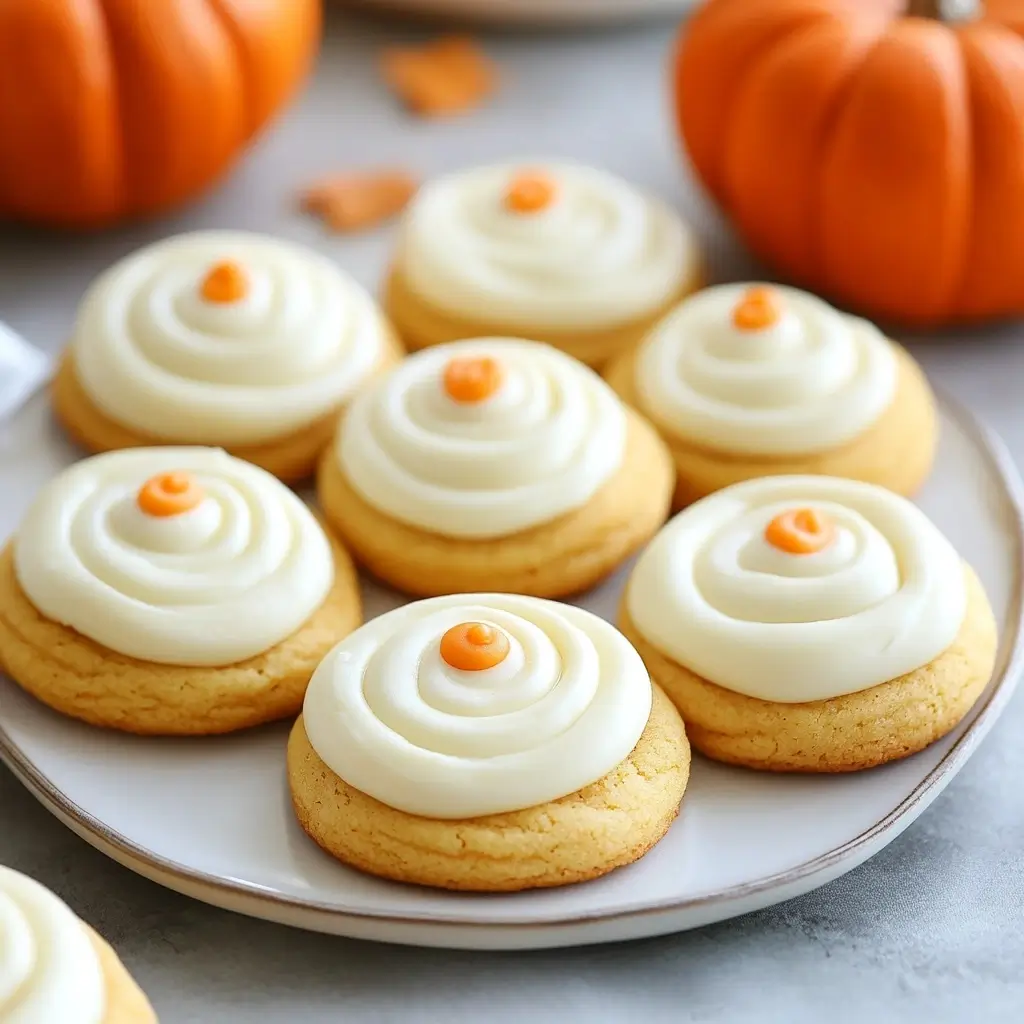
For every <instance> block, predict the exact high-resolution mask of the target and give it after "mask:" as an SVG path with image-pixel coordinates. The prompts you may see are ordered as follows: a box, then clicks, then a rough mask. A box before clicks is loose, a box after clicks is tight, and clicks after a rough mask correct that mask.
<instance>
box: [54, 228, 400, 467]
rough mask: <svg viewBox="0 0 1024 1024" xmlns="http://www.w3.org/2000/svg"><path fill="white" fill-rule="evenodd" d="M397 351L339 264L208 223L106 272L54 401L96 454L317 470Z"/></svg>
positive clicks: (85, 306) (91, 295)
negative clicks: (174, 454)
mask: <svg viewBox="0 0 1024 1024" xmlns="http://www.w3.org/2000/svg"><path fill="white" fill-rule="evenodd" d="M399 358H400V348H399V346H398V343H397V341H396V339H395V337H394V335H393V332H392V330H391V328H390V327H389V326H388V324H387V323H386V322H385V320H384V318H383V315H382V314H381V313H380V311H379V310H378V309H377V307H376V305H375V304H374V302H373V300H372V299H371V298H370V297H369V295H367V294H366V292H365V291H363V289H362V288H360V287H359V285H357V284H356V283H355V282H354V281H353V280H351V279H350V278H349V277H348V276H347V275H345V274H344V273H343V272H342V271H341V270H339V269H338V268H337V267H336V266H335V265H334V264H333V263H332V262H331V261H330V260H328V259H326V258H325V257H323V256H320V255H318V254H317V253H315V252H313V251H312V250H308V249H305V248H303V247H302V246H298V245H294V244H292V243H290V242H283V241H280V240H279V239H274V238H268V237H264V236H261V235H254V234H247V233H243V232H221V231H211V232H200V233H196V234H188V235H180V236H178V237H176V238H170V239H167V240H165V241H162V242H157V243H156V244H155V245H150V246H147V247H146V248H144V249H140V250H139V251H138V252H135V253H133V254H132V255H130V256H128V257H127V258H126V259H124V260H121V261H120V262H119V263H117V264H115V265H114V266H113V267H111V268H110V269H109V270H108V271H107V272H106V273H105V274H103V275H102V276H101V277H100V278H99V279H98V280H97V281H96V283H95V284H94V285H93V286H92V288H90V290H89V292H88V294H87V295H86V296H85V299H84V300H83V302H82V306H81V309H80V311H79V314H78V321H77V324H76V325H75V330H74V335H73V337H72V339H71V344H70V346H69V348H68V350H67V352H66V354H65V356H64V358H63V361H62V362H61V365H60V368H59V369H58V372H57V377H56V380H55V382H54V388H53V401H54V408H55V411H56V414H57V416H58V418H59V419H60V420H61V422H62V423H63V424H64V426H65V427H66V429H67V431H68V432H69V433H70V434H71V436H72V437H73V438H74V439H75V440H76V441H78V442H79V443H80V444H81V445H83V446H84V447H85V448H87V449H88V450H89V451H93V452H103V451H110V450H112V449H118V448H135V447H146V446H149V445H156V444H199V445H212V446H215V447H220V448H226V449H227V450H229V451H230V452H231V453H232V454H234V455H237V456H239V457H240V458H244V459H246V460H247V461H249V462H254V463H255V464H256V465H258V466H262V467H263V468H264V469H266V470H268V471H269V472H271V473H273V474H274V475H275V476H278V477H280V478H281V479H283V480H288V481H294V480H299V479H302V478H303V477H307V476H309V475H310V474H311V473H312V472H313V470H314V468H315V466H316V459H317V456H318V455H319V454H320V452H321V451H322V449H323V448H324V447H325V446H326V445H327V444H328V443H329V442H330V439H331V436H332V435H333V433H334V427H335V423H336V421H337V417H338V413H339V411H340V410H341V409H342V408H343V407H344V406H345V405H346V404H347V403H348V401H349V399H350V398H351V397H352V396H353V394H355V393H356V392H357V391H358V390H359V389H360V388H361V387H362V386H363V385H364V384H365V383H366V382H367V381H368V380H369V379H370V378H372V377H373V376H374V375H375V374H377V373H378V372H380V371H381V370H382V369H385V368H387V367H389V366H391V365H393V364H394V363H396V362H397V361H398V359H399Z"/></svg>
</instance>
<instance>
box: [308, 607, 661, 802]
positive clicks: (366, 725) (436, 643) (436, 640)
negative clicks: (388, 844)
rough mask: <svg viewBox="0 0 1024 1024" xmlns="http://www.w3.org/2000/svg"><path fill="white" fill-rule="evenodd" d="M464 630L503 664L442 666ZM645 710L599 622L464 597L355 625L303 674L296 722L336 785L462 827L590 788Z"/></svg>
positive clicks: (622, 657) (642, 721) (624, 659)
mask: <svg viewBox="0 0 1024 1024" xmlns="http://www.w3.org/2000/svg"><path fill="white" fill-rule="evenodd" d="M463 622H483V623H486V624H487V625H490V626H493V627H495V628H497V629H500V630H502V631H504V633H505V635H506V636H507V637H508V639H509V645H510V647H509V653H508V656H507V657H506V658H505V659H504V661H502V662H500V663H499V664H498V665H496V666H495V667H493V668H489V669H485V670H482V671H476V672H468V671H461V670H459V669H455V668H452V667H451V666H450V665H448V664H447V662H445V660H444V659H443V658H442V657H441V654H440V643H441V638H442V636H443V635H444V634H445V632H446V631H447V630H448V629H450V628H451V627H453V626H456V625H458V624H459V623H463ZM650 712H651V684H650V678H649V677H648V675H647V670H646V669H645V668H644V665H643V662H642V661H641V660H640V656H639V655H638V654H637V653H636V651H635V650H634V649H633V647H632V646H631V645H630V644H629V642H628V641H627V640H626V639H625V637H623V636H622V634H621V633H619V632H618V630H616V629H615V628H614V627H612V626H610V625H609V624H608V623H607V622H605V621H604V620H603V619H599V618H598V617H597V616H596V615H592V614H591V613H590V612H585V611H583V610H582V609H579V608H574V607H572V606H570V605H563V604H558V603H556V602H554V601H542V600H539V599H537V598H528V597H513V596H509V595H503V594H475V595H457V596H454V597H438V598H433V599H431V600H427V601H417V602H415V603H413V604H409V605H406V606H405V607H403V608H399V609H397V610H395V611H393V612H389V613H388V614H386V615H382V616H380V617H379V618H377V619H374V620H373V621H372V622H369V623H367V624H366V625H365V626H362V627H361V628H360V629H358V630H356V632H355V633H353V634H352V635H351V636H349V637H347V638H346V639H345V640H343V641H342V642H341V643H340V644H338V646H337V647H335V648H334V650H333V651H331V653H330V654H328V655H327V657H326V658H325V659H324V661H323V662H322V663H321V665H320V667H319V668H318V669H317V670H316V672H315V673H314V675H313V679H312V681H311V682H310V684H309V689H308V690H307V691H306V702H305V707H304V709H303V722H304V724H305V728H306V733H307V735H308V736H309V741H310V743H311V744H312V746H313V749H314V750H315V751H316V752H317V754H319V756H320V757H321V759H322V760H323V761H324V762H325V763H326V764H327V766H328V767H329V768H330V769H331V770H332V771H333V772H334V773H335V774H336V775H338V776H339V777H340V778H341V779H343V780H344V781H345V782H347V783H348V784H349V785H351V786H354V787H355V788H356V789H358V790H361V791H362V792H363V793H366V794H368V795H369V796H372V797H373V798H374V799H376V800H379V801H381V803H384V804H387V805H388V806H390V807H395V808H397V809H398V810H401V811H406V812H408V813H409V814H418V815H422V816H424V817H428V818H471V817H476V816H478V815H483V814H500V813H503V812H506V811H515V810H521V809H523V808H525V807H533V806H535V805H536V804H541V803H546V802H547V801H549V800H557V799H559V798H561V797H563V796H567V795H568V794H570V793H574V792H576V791H577V790H578V789H581V788H582V787H584V786H587V785H589V784H590V783H592V782H596V781H597V780H598V779H600V778H601V777H602V776H604V775H606V774H607V773H608V772H610V771H611V770H612V769H613V768H614V767H615V766H616V765H617V764H619V762H621V761H622V760H623V759H624V758H625V757H626V756H627V755H628V754H629V753H630V751H632V749H633V747H635V746H636V743H637V741H638V740H639V739H640V735H641V734H642V733H643V731H644V727H645V726H646V724H647V719H648V718H649V717H650Z"/></svg>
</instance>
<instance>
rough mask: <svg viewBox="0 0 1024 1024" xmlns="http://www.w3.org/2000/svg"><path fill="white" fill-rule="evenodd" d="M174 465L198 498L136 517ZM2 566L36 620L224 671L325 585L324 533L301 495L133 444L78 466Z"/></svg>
mask: <svg viewBox="0 0 1024 1024" xmlns="http://www.w3.org/2000/svg"><path fill="white" fill-rule="evenodd" d="M178 470H183V471H186V472H188V473H191V474H192V476H193V477H194V478H195V480H196V481H197V482H198V484H199V486H200V487H201V488H202V489H203V491H204V494H205V496H204V497H203V500H202V501H201V502H200V503H199V504H198V505H197V506H196V507H194V508H193V509H191V510H190V511H188V512H184V513H182V514H179V515H172V516H166V517H158V516H151V515H149V514H147V513H145V512H143V511H142V510H141V508H140V507H139V504H138V501H137V496H138V493H139V490H140V488H141V487H142V485H143V484H144V483H145V482H146V480H147V479H149V478H150V477H152V476H154V475H156V474H159V473H163V472H173V471H178ZM14 564H15V570H16V572H17V577H18V582H19V583H20V585H21V587H22V589H23V590H24V592H25V594H26V595H27V596H28V599H29V600H30V601H31V602H32V604H33V605H34V606H35V607H36V608H37V609H38V610H39V611H40V612H42V613H43V615H45V616H46V617H47V618H49V619H52V620H54V621H56V622H60V623H62V624H63V625H65V626H70V627H71V628H72V629H74V630H77V631H78V632H79V633H81V634H83V635H84V636H87V637H89V638H91V639H92V640H95V641H97V642H98V643H100V644H103V645H104V646H105V647H108V648H110V649H111V650H113V651H118V652H120V653H121V654H126V655H129V656H130V657H133V658H139V659H141V660H143V661H150V662H161V663H166V664H171V665H228V664H231V663H233V662H236V661H242V660H244V659H245V658H249V657H252V656H253V655H256V654H260V653H262V652H263V651H266V650H268V649H269V648H271V647H273V646H274V644H276V643H279V642H280V641H281V640H284V639H285V638H286V637H288V636H290V635H291V634H292V633H294V632H295V631H296V630H297V629H298V628H299V627H300V626H301V625H302V624H303V623H304V622H305V620H306V619H307V618H309V616H310V615H311V614H312V613H313V612H314V611H315V610H316V609H317V608H318V607H319V606H320V605H321V604H322V603H323V600H324V598H325V597H326V595H327V593H328V591H329V590H330V588H331V585H332V583H333V579H334V562H333V558H332V555H331V549H330V545H329V544H328V541H327V538H326V537H325V536H324V533H323V530H322V529H321V528H320V526H319V524H318V523H317V522H316V520H315V519H314V518H313V515H312V513H311V512H310V511H309V509H308V508H306V506H305V505H304V504H303V503H302V502H301V501H300V500H299V498H298V497H296V495H295V494H293V493H292V492H291V491H290V490H288V488H286V487H285V486H284V485H283V484H281V483H279V482H278V481H277V480H275V479H274V477H272V476H271V475H270V474H269V473H266V472H264V471H263V470H261V469H259V468H257V467H256V466H253V465H250V464H249V463H247V462H242V461H241V460H240V459H235V458H232V457H231V456H230V455H227V454H225V453H224V452H222V451H220V450H218V449H214V448H135V449H129V450H126V451H118V452H110V453H108V454H106V455H98V456H95V457H93V458H91V459H85V460H83V461H82V462H79V463H76V464H75V465H74V466H72V467H71V468H70V469H68V470H66V471H65V472H64V473H62V474H61V475H60V476H58V477H56V478H55V479H54V480H52V481H51V482H50V483H49V484H48V485H47V486H46V487H45V488H44V489H43V491H42V492H41V493H40V494H39V496H38V497H37V498H36V500H35V503H34V504H33V505H32V507H31V508H30V510H29V512H28V515H27V516H26V517H25V520H24V522H23V523H22V525H21V527H20V528H19V530H18V532H17V534H16V536H15V539H14Z"/></svg>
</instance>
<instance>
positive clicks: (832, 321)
mask: <svg viewBox="0 0 1024 1024" xmlns="http://www.w3.org/2000/svg"><path fill="white" fill-rule="evenodd" d="M605 376H606V379H607V380H608V382H609V383H610V384H611V385H612V387H613V388H614V389H615V390H616V391H617V392H618V393H619V395H620V396H621V397H622V398H623V399H624V400H625V401H626V402H628V403H629V404H630V405H632V406H633V407H634V408H636V409H639V410H640V412H642V413H643V414H644V415H645V416H647V417H648V418H649V419H650V420H651V422H652V423H654V425H655V426H656V427H657V428H658V430H659V431H660V432H661V436H662V437H663V438H664V439H665V441H666V443H667V444H668V446H669V448H670V449H671V450H672V455H673V458H674V459H675V464H676V495H675V503H674V504H675V507H676V508H682V507H683V506H685V505H688V504H689V503H690V502H691V501H696V500H697V499H698V498H702V497H704V496H705V495H706V494H710V493H711V492H713V491H717V490H720V489H721V488H722V487H727V486H729V485H730V484H734V483H738V482H739V481H741V480H748V479H751V478H752V477H762V476H775V475H783V474H806V473H814V474H818V473H820V474H822V475H825V476H841V477H849V478H851V479H854V480H864V481H866V482H868V483H874V484H880V485H881V486H883V487H887V488H888V489H889V490H891V491H896V492H897V493H898V494H905V495H907V494H912V493H913V492H914V491H916V490H917V488H918V487H919V486H920V485H921V484H922V483H923V482H924V480H925V478H926V477H927V475H928V473H929V471H930V469H931V465H932V460H933V458H934V455H935V445H936V439H937V433H938V428H937V422H936V412H935V401H934V398H933V396H932V393H931V389H930V388H929V386H928V382H927V381H926V379H925V377H924V374H923V373H922V372H921V369H920V367H919V366H918V365H917V363H915V362H914V360H913V359H912V358H911V357H910V356H909V355H908V354H907V352H905V351H904V350H903V349H902V348H900V347H899V346H898V345H896V344H895V343H894V342H891V341H889V340H888V339H887V338H885V337H884V336H883V335H882V334H881V333H880V332H879V331H878V329H877V328H876V327H874V326H873V325H872V324H870V323H868V322H867V321H865V320H858V319H856V318H854V317H850V316H847V315H845V314H843V313H840V312H839V311H838V310H836V309H833V308H832V307H831V306H829V305H828V304H827V303H825V302H823V301H822V300H821V299H819V298H816V297H815V296H813V295H809V294H807V293H806V292H801V291H797V290H795V289H792V288H782V287H774V286H772V287H769V286H765V285H742V284H740V285H722V286H720V287H716V288H708V289H707V290H705V291H703V292H700V293H699V294H697V295H694V296H692V297H690V298H689V299H686V300H685V301H684V302H683V303H682V304H681V305H680V306H679V307H678V308H677V309H676V310H675V311H674V312H672V313H671V314H670V315H669V316H668V317H666V318H665V319H664V320H663V321H662V322H661V323H660V324H659V325H658V326H657V327H655V328H654V330H653V331H652V332H651V333H650V334H649V335H648V336H647V338H646V339H645V340H644V342H643V343H642V345H640V347H639V348H638V349H637V350H636V351H634V352H630V353H627V354H625V355H623V356H622V357H621V358H619V359H618V360H616V361H615V362H614V363H613V364H612V365H611V366H609V367H608V369H607V371H606V373H605Z"/></svg>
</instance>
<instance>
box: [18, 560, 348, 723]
mask: <svg viewBox="0 0 1024 1024" xmlns="http://www.w3.org/2000/svg"><path fill="white" fill-rule="evenodd" d="M331 546H332V548H333V550H334V566H335V578H334V586H333V587H332V589H331V591H330V593H329V594H328V595H327V599H326V600H325V601H324V603H323V604H322V605H321V606H320V607H319V608H318V609H317V610H316V611H315V612H314V613H313V614H312V616H310V618H309V619H308V620H307V621H306V623H305V624H304V625H303V626H302V627H301V628H300V629H299V630H298V631H297V632H295V633H293V634H292V635H291V636H290V637H288V638H287V639H286V640H282V641H281V643H279V644H277V645H276V646H274V647H271V648H270V650H268V651H264V652H263V654H258V655H256V656H255V657H253V658H248V659H247V660H245V661H241V662H238V663H236V664H234V665H227V666H225V667H223V668H186V667H182V666H178V665H157V664H153V663H152V662H145V661H139V660H137V659H135V658H130V657H128V656H127V655H124V654H118V653H117V652H116V651H112V650H110V649H109V648H107V647H103V646H102V645H100V644H98V643H96V642H95V641H93V640H90V639H88V638H87V637H84V636H82V635H81V634H80V633H77V632H75V630H73V629H70V628H69V627H67V626H62V625H61V624H60V623H58V622H54V621H53V620H51V619H47V618H45V617H44V616H43V615H42V614H40V612H38V611H37V610H36V608H35V607H34V606H33V605H32V603H31V602H30V601H29V599H28V597H27V596H26V595H25V593H24V591H23V590H22V589H21V586H20V584H19V583H18V580H17V577H16V575H15V571H14V557H13V552H12V549H11V546H10V545H9V544H8V545H7V547H5V548H4V549H3V551H0V668H2V669H3V670H4V671H6V672H7V674H8V675H9V676H10V677H11V678H12V679H13V680H14V681H15V682H16V683H18V685H19V686H21V688H22V689H23V690H26V691H27V692H28V693H31V694H32V695H33V696H34V697H36V698H38V699H39V700H41V701H42V702H43V703H44V704H48V705H49V706H50V707H52V708H54V709H55V710H57V711H60V712H63V713H64V714H66V715H70V716H71V717H72V718H78V719H81V720H82V721H84V722H88V723H90V724H91V725H99V726H106V727H108V728H111V729H120V730H122V731H124V732H133V733H140V734H146V735H164V736H175V735H181V736H187V735H210V734H214V733H225V732H232V731H234V730H236V729H245V728H248V727H250V726H254V725H260V724H261V723H263V722H269V721H273V720H274V719H278V718H285V717H288V716H291V715H295V714H298V712H299V710H300V709H301V708H302V699H303V697H304V696H305V693H306V686H307V685H308V684H309V679H310V677H311V676H312V674H313V670H314V669H315V668H316V667H317V665H318V664H319V663H320V661H321V659H322V658H323V656H324V655H325V654H326V653H327V652H328V651H329V650H330V649H331V648H332V647H333V646H334V645H335V644H336V643H337V642H338V641H339V640H341V639H342V638H343V637H345V636H347V635H348V634H349V633H351V632H352V630H353V629H355V628H356V626H358V625H359V624H360V622H361V614H362V611H361V600H360V595H359V584H358V581H357V579H356V573H355V568H354V566H353V565H352V560H351V559H350V558H349V557H348V555H347V554H346V553H345V552H344V551H343V550H342V549H341V547H340V546H339V545H338V544H337V543H335V542H334V541H332V542H331Z"/></svg>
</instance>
